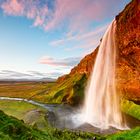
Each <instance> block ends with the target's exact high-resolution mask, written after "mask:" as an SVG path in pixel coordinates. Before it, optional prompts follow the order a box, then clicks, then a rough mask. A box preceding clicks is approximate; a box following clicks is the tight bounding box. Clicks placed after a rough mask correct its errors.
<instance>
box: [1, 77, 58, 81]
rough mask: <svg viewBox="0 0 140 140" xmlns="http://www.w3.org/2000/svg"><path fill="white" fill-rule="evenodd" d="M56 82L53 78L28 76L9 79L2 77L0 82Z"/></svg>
mask: <svg viewBox="0 0 140 140" xmlns="http://www.w3.org/2000/svg"><path fill="white" fill-rule="evenodd" d="M12 81H13V82H28V81H29V82H30V81H31V82H55V81H56V79H53V78H36V79H35V78H34V79H27V78H21V79H20V78H18V79H14V78H9V79H0V82H12Z"/></svg>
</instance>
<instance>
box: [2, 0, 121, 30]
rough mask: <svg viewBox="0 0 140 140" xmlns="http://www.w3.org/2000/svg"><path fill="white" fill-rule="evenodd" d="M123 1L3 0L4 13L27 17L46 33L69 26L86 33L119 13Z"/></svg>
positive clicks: (70, 28) (71, 28) (69, 28)
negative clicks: (94, 23)
mask: <svg viewBox="0 0 140 140" xmlns="http://www.w3.org/2000/svg"><path fill="white" fill-rule="evenodd" d="M120 3H122V1H121V0H117V1H116V0H1V2H0V7H1V9H2V10H3V12H4V14H6V15H10V16H24V17H27V18H28V19H32V20H33V25H34V26H40V27H42V28H43V29H44V30H47V31H48V30H50V29H54V28H58V27H59V28H60V27H63V26H62V25H64V24H65V25H67V28H68V30H69V31H70V32H76V31H78V32H79V31H81V30H85V28H88V27H89V26H90V25H91V24H92V23H93V22H95V21H100V20H103V19H105V18H106V17H108V18H109V17H112V16H114V15H115V14H117V13H118V12H119V10H120V9H119V8H118V7H117V6H116V5H119V4H120Z"/></svg>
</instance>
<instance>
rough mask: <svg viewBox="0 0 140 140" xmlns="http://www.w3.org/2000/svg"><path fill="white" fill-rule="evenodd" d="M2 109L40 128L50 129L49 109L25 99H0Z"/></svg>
mask: <svg viewBox="0 0 140 140" xmlns="http://www.w3.org/2000/svg"><path fill="white" fill-rule="evenodd" d="M0 110H2V111H4V112H5V113H6V114H7V115H10V116H13V117H16V118H17V119H19V120H23V121H24V122H25V123H26V124H29V125H32V126H36V127H37V128H38V129H40V130H46V129H48V122H47V120H46V119H45V115H46V113H47V110H46V109H44V108H42V107H39V106H36V105H32V104H30V103H27V102H23V101H8V100H0Z"/></svg>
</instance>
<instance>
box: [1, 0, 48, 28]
mask: <svg viewBox="0 0 140 140" xmlns="http://www.w3.org/2000/svg"><path fill="white" fill-rule="evenodd" d="M0 7H1V8H2V10H3V12H4V14H6V15H10V16H24V17H27V18H28V19H32V20H33V21H34V23H33V25H34V26H44V24H45V22H46V18H47V16H48V5H47V3H46V4H45V3H44V5H41V1H39V0H27V1H26V0H5V1H3V2H2V3H1V5H0Z"/></svg>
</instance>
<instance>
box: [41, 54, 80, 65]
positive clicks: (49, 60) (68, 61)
mask: <svg viewBox="0 0 140 140" xmlns="http://www.w3.org/2000/svg"><path fill="white" fill-rule="evenodd" d="M80 59H81V58H79V57H76V58H73V57H70V58H64V59H55V58H52V57H48V56H44V57H42V58H41V59H40V61H39V63H41V64H47V65H51V66H65V67H66V66H70V67H71V66H74V65H76V64H78V62H79V61H80Z"/></svg>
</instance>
